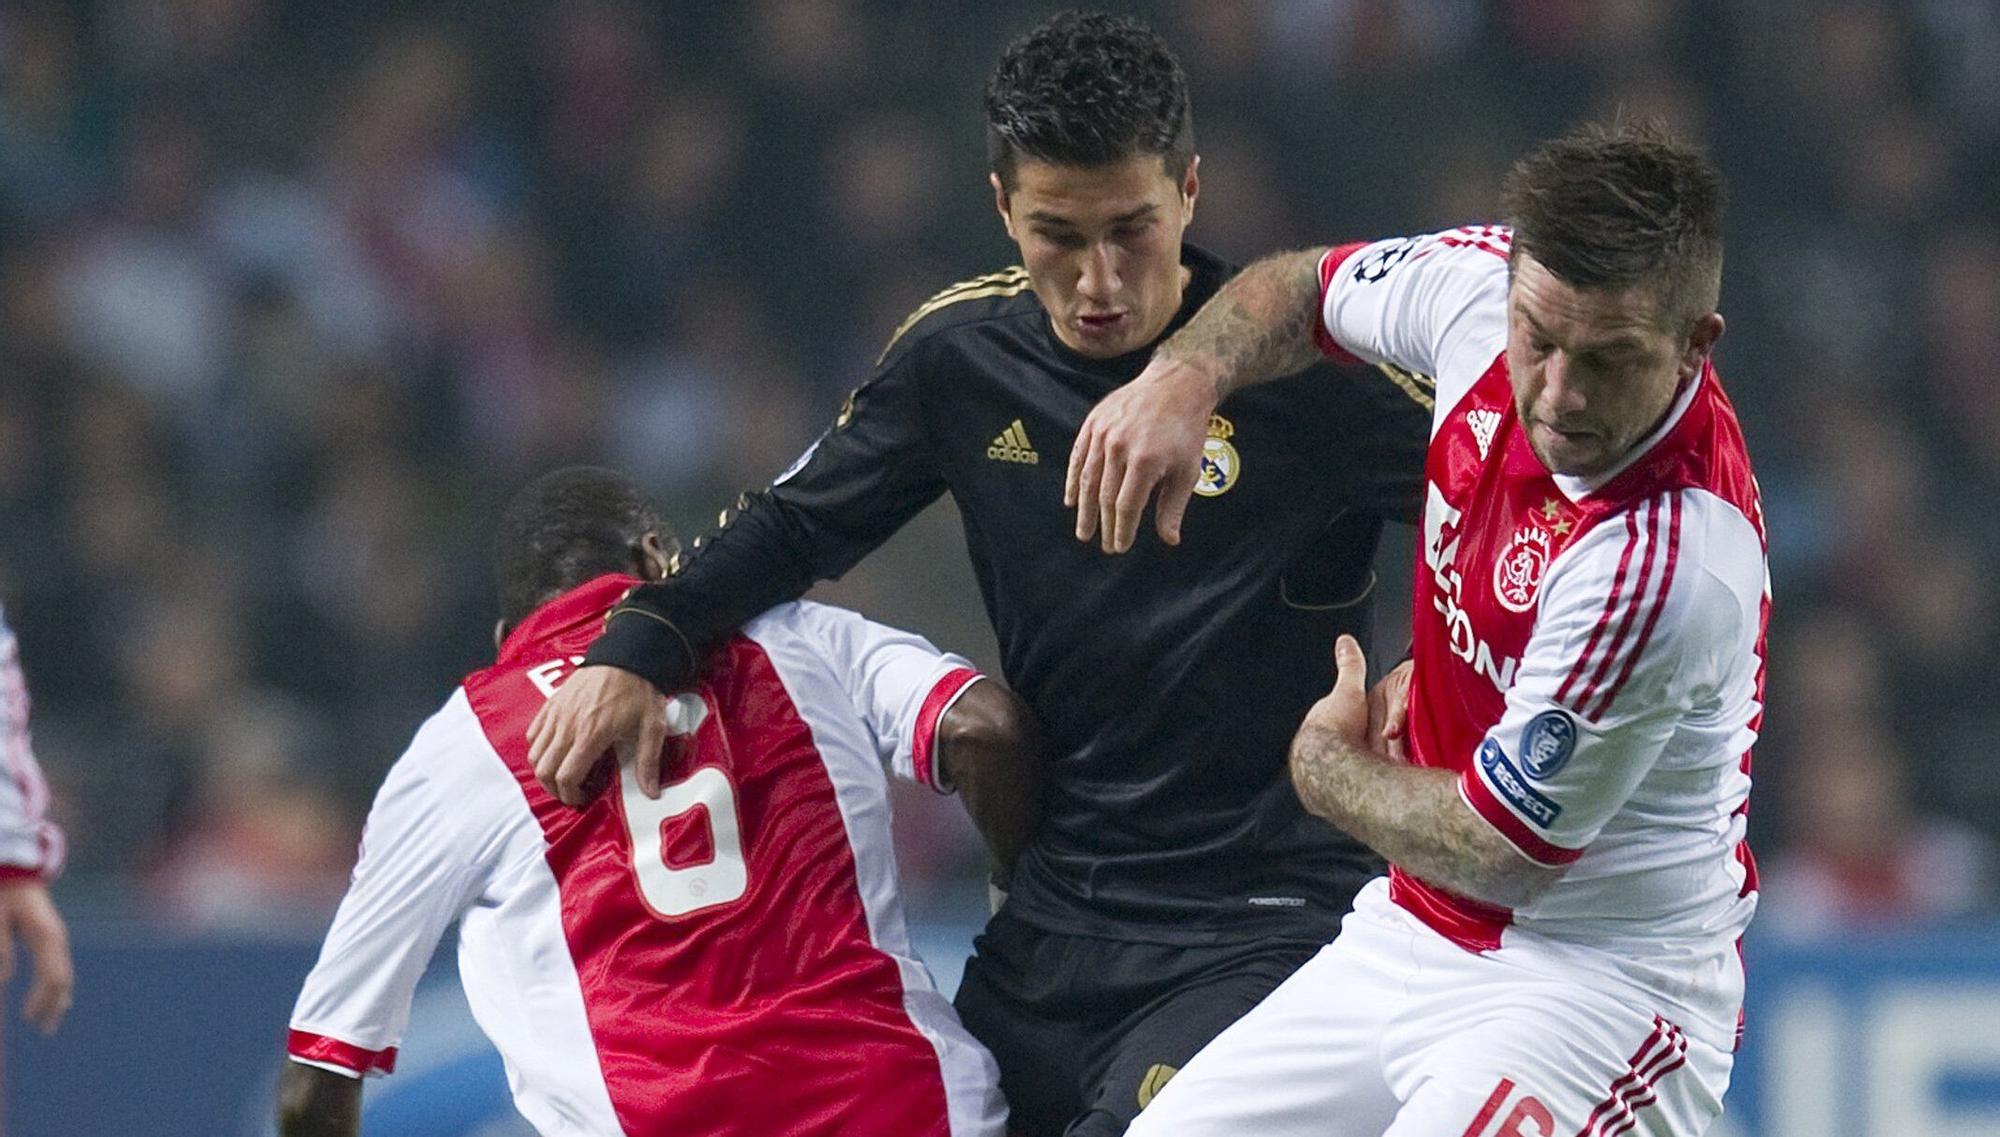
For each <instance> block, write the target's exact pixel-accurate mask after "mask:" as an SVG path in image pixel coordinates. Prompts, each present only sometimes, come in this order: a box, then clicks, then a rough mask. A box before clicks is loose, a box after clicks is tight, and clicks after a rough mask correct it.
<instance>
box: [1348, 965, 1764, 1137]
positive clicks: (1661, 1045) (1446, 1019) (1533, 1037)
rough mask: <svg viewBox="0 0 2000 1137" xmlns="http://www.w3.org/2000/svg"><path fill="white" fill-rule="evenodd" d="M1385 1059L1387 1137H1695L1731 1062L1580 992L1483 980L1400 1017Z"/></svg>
mask: <svg viewBox="0 0 2000 1137" xmlns="http://www.w3.org/2000/svg"><path fill="white" fill-rule="evenodd" d="M1489 970H1490V971H1491V972H1493V974H1494V975H1498V974H1499V972H1500V969H1499V968H1497V967H1494V968H1490V969H1489ZM1454 1004H1455V1005H1454ZM1397 1034H1401V1035H1403V1037H1396V1035H1397ZM1418 1034H1428V1035H1429V1036H1430V1038H1431V1039H1432V1041H1430V1042H1429V1043H1428V1044H1427V1045H1426V1044H1423V1043H1424V1040H1423V1039H1414V1038H1412V1037H1410V1036H1413V1035H1418ZM1390 1049H1391V1050H1392V1052H1397V1053H1401V1054H1404V1055H1407V1056H1408V1058H1407V1060H1406V1061H1403V1062H1401V1063H1394V1062H1392V1063H1391V1066H1390V1081H1391V1084H1392V1085H1393V1086H1394V1087H1395V1089H1396V1091H1397V1093H1398V1096H1401V1097H1404V1098H1405V1099H1406V1101H1405V1104H1404V1106H1403V1108H1402V1110H1400V1111H1399V1112H1398V1114H1397V1116H1396V1121H1395V1124H1394V1125H1392V1126H1390V1127H1389V1129H1388V1131H1387V1133H1386V1134H1385V1135H1384V1137H1556V1135H1557V1134H1561V1135H1563V1137H1569V1135H1570V1134H1577V1135H1579V1137H1625V1135H1627V1134H1631V1135H1636V1137H1699V1135H1700V1134H1702V1133H1705V1132H1707V1131H1708V1128H1709V1126H1710V1125H1711V1124H1712V1123H1713V1122H1714V1121H1715V1119H1716V1118H1717V1117H1718V1116H1719V1115H1720V1114H1721V1112H1722V1093H1723V1090H1724V1089H1726V1088H1727V1087H1728V1083H1729V1067H1730V1060H1731V1056H1730V1054H1729V1053H1728V1052H1726V1051H1722V1050H1718V1049H1717V1048H1715V1047H1713V1046H1710V1045H1708V1044H1706V1043H1704V1042H1702V1041H1700V1040H1699V1039H1695V1038H1690V1037H1689V1036H1688V1035H1687V1034H1686V1033H1685V1032H1683V1031H1682V1030H1681V1029H1680V1028H1679V1027H1678V1026H1676V1025H1674V1024H1673V1023H1671V1022H1668V1021H1667V1020H1665V1019H1663V1018H1659V1017H1657V1016H1655V1015H1653V1014H1651V1013H1649V1012H1648V1011H1646V1010H1644V1009H1641V1008H1639V1007H1636V1006H1634V1005H1631V1004H1629V1003H1626V1002H1624V1001H1622V1000H1620V999H1617V998H1613V997H1611V996H1609V995H1604V994H1598V993H1595V992H1592V991H1591V990H1590V989H1589V988H1588V987H1586V986H1583V985H1579V984H1564V983H1560V982H1557V981H1554V980H1549V979H1537V980H1534V981H1531V982H1526V983H1523V982H1510V981H1508V979H1506V978H1500V979H1498V980H1497V981H1496V980H1494V979H1492V978H1491V977H1490V976H1489V978H1488V980H1486V981H1482V982H1479V983H1477V984H1476V985H1474V986H1471V987H1468V988H1467V989H1465V991H1464V992H1463V994H1462V997H1460V998H1459V999H1457V1000H1455V1001H1429V1005H1428V1006H1427V1007H1425V1008H1424V1009H1422V1010H1421V1011H1419V1012H1418V1013H1415V1014H1412V1015H1409V1016H1406V1019H1405V1020H1404V1022H1402V1023H1400V1024H1399V1025H1398V1027H1397V1029H1396V1031H1395V1032H1392V1037H1391V1039H1390Z"/></svg>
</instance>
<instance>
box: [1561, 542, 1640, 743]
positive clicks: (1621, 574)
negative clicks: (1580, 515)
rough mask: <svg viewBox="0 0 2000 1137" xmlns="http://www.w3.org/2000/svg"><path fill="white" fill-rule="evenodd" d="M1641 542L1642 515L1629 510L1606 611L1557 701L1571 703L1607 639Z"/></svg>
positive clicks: (1572, 668) (1605, 605) (1577, 660)
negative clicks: (1623, 550) (1636, 550)
mask: <svg viewBox="0 0 2000 1137" xmlns="http://www.w3.org/2000/svg"><path fill="white" fill-rule="evenodd" d="M1638 544H1639V518H1638V515H1637V514H1636V513H1633V512H1628V513H1626V514H1625V552H1624V554H1623V555H1621V556H1620V557H1619V558H1618V572H1617V573H1616V575H1614V576H1613V577H1612V578H1611V593H1610V595H1609V596H1607V597H1606V598H1605V600H1604V612H1603V613H1602V614H1601V615H1599V616H1598V618H1597V626H1596V627H1594V628H1592V629H1591V630H1590V639H1588V640H1586V641H1585V642H1584V645H1583V652H1582V654H1580V655H1578V656H1577V658H1576V663H1575V664H1574V665H1573V666H1572V667H1571V668H1570V669H1569V675H1568V676H1567V677H1565V678H1564V679H1563V683H1562V686H1561V687H1559V688H1557V689H1556V702H1558V703H1562V704H1564V705H1566V706H1567V705H1569V703H1570V697H1569V695H1570V689H1571V688H1573V687H1575V686H1576V684H1577V681H1578V680H1580V679H1582V678H1583V676H1584V672H1585V671H1586V669H1588V668H1589V666H1590V661H1591V658H1592V656H1593V654H1594V653H1595V652H1596V651H1597V644H1598V641H1599V640H1601V639H1603V638H1604V630H1605V629H1606V628H1608V627H1610V626H1611V617H1612V614H1613V613H1615V612H1617V610H1618V600H1619V598H1620V597H1621V596H1623V595H1624V593H1625V577H1626V574H1627V573H1628V572H1629V571H1630V570H1631V568H1632V551H1633V549H1635V548H1637V547H1638Z"/></svg>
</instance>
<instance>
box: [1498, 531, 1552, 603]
mask: <svg viewBox="0 0 2000 1137" xmlns="http://www.w3.org/2000/svg"><path fill="white" fill-rule="evenodd" d="M1548 567H1549V531H1548V530H1546V529H1542V528H1540V527H1538V526H1534V525H1523V526H1522V527H1521V528H1519V529H1516V530H1514V539H1513V540H1511V541H1509V542H1507V547H1506V548H1504V549H1502V550H1501V551H1500V555H1499V556H1498V557H1496V558H1494V560H1493V595H1494V596H1495V597H1497V598H1498V599H1499V601H1500V606H1501V607H1502V608H1505V609H1507V610H1508V611H1509V612H1526V611H1527V610H1528V609H1529V608H1531V607H1533V606H1534V603H1535V597H1536V596H1537V595H1538V594H1540V592H1541V590H1542V573H1543V571H1545V570H1546V569H1547V568H1548Z"/></svg>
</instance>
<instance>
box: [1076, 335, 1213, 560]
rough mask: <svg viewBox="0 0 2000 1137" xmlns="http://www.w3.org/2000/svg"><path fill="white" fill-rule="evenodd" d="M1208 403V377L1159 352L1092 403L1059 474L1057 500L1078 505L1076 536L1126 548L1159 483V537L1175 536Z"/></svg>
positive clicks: (1174, 541)
mask: <svg viewBox="0 0 2000 1137" xmlns="http://www.w3.org/2000/svg"><path fill="white" fill-rule="evenodd" d="M1214 410H1215V382H1214V380H1213V379H1212V378H1210V377H1208V376H1206V375H1203V374H1201V373H1200V372H1198V371H1197V370H1195V369H1194V368H1193V367H1190V366H1188V365H1186V364H1184V363H1181V362H1179V361H1177V360H1172V359H1162V358H1160V357H1158V356H1155V357H1154V359H1153V361H1152V362H1151V363H1148V364H1147V365H1146V369H1145V370H1144V371H1141V372H1140V373H1139V377H1138V378H1136V379H1134V380H1132V381H1131V382H1130V383H1127V384H1125V385H1124V386H1123V387H1120V388H1119V389H1118V390H1116V391H1113V392H1111V394H1109V395H1106V396H1105V397H1104V401H1103V402H1100V403H1098V404H1097V406H1096V407H1094V408H1092V409H1091V412H1090V417H1089V418H1086V419H1084V420H1083V428H1082V429H1081V430H1079V431H1078V432H1077V435H1076V444H1075V445H1074V446H1072V447H1071V448H1070V452H1069V472H1068V473H1067V474H1066V475H1065V477H1064V480H1063V505H1065V506H1069V507H1073V508H1074V509H1075V510H1076V539H1077V540H1079V541H1088V540H1090V539H1091V538H1092V537H1093V536H1095V537H1097V538H1098V539H1099V544H1100V545H1101V546H1102V547H1103V549H1104V551H1105V552H1107V553H1122V552H1124V551H1126V550H1127V549H1130V548H1131V547H1132V541H1133V538H1135V537H1136V536H1137V535H1138V532H1139V517H1140V515H1141V514H1143V513H1144V512H1145V511H1146V503H1147V502H1148V501H1151V500H1152V499H1153V496H1154V491H1155V490H1156V489H1157V490H1158V491H1159V506H1158V509H1157V510H1156V511H1155V513H1154V517H1153V523H1154V526H1155V528H1156V529H1158V531H1159V534H1160V540H1162V541H1165V542H1166V543H1167V544H1169V545H1178V544H1180V541H1181V518H1182V516H1183V515H1185V514H1186V513H1187V506H1188V499H1189V498H1190V497H1191V496H1193V494H1194V487H1195V484H1196V482H1197V481H1199V480H1200V478H1201V448H1202V443H1203V441H1204V440H1205V439H1206V438H1207V437H1208V416H1209V415H1210V414H1212V413H1213V412H1214Z"/></svg>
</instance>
